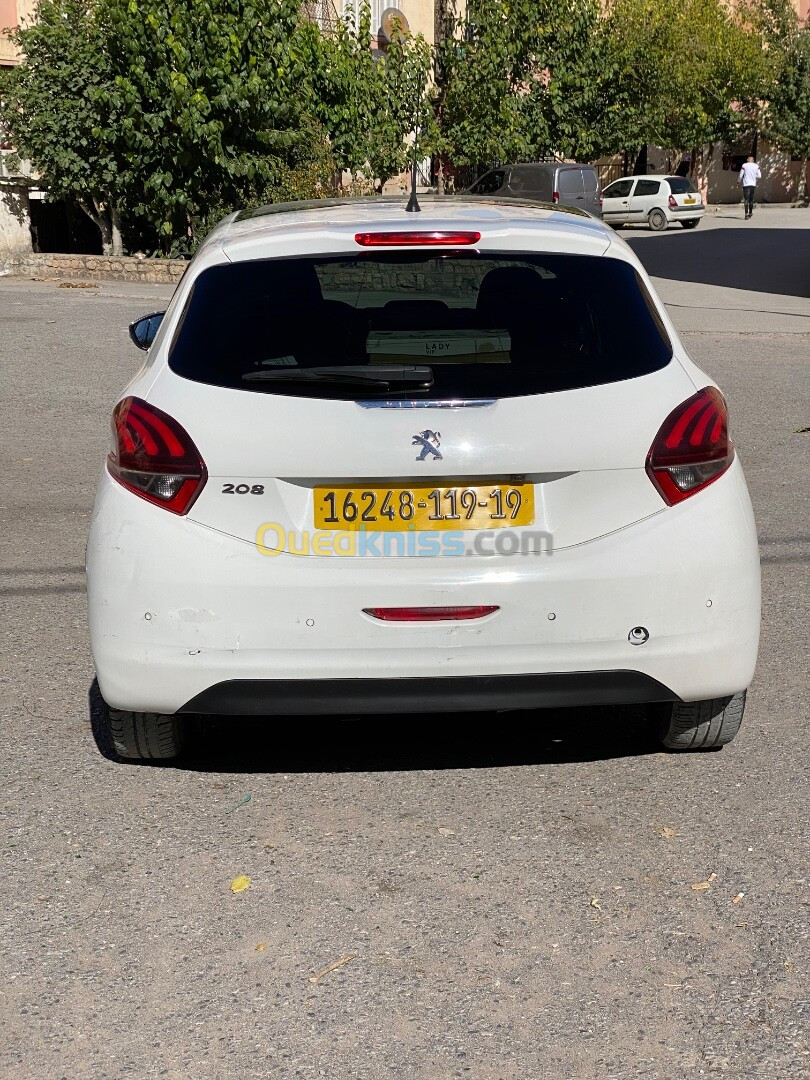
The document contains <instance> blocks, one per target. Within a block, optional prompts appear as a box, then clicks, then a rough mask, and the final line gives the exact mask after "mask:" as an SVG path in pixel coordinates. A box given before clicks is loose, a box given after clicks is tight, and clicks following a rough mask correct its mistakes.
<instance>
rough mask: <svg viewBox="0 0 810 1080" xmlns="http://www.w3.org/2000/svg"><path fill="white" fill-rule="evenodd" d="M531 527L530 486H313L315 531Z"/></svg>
mask: <svg viewBox="0 0 810 1080" xmlns="http://www.w3.org/2000/svg"><path fill="white" fill-rule="evenodd" d="M532 524H534V486H533V485H532V484H498V483H495V484H492V483H489V484H479V485H474V486H470V487H461V486H459V487H446V486H445V485H443V484H441V485H440V484H430V485H428V484H426V485H425V486H423V487H371V486H365V487H364V486H357V487H349V486H348V485H347V486H335V487H316V488H315V528H316V529H332V530H357V529H368V530H369V531H370V532H371V531H376V532H400V531H402V530H416V531H417V532H429V531H430V530H433V529H499V528H505V527H509V526H512V527H513V528H515V527H519V526H521V525H532Z"/></svg>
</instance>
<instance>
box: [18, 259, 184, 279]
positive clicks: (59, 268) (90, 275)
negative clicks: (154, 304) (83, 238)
mask: <svg viewBox="0 0 810 1080" xmlns="http://www.w3.org/2000/svg"><path fill="white" fill-rule="evenodd" d="M187 266H188V261H187V260H185V259H146V258H143V259H141V258H137V257H136V256H128V255H122V256H114V255H36V254H33V253H32V252H30V251H29V252H28V253H27V254H26V253H22V254H8V255H3V254H0V273H6V274H12V275H14V276H16V277H28V278H36V279H37V280H40V281H58V280H62V279H72V278H80V279H81V280H82V281H126V282H131V283H135V284H138V283H140V284H142V285H176V284H177V282H178V281H179V280H180V278H181V277H182V276H183V273H184V271H185V269H186V267H187Z"/></svg>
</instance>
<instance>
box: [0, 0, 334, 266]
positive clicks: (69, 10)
mask: <svg viewBox="0 0 810 1080" xmlns="http://www.w3.org/2000/svg"><path fill="white" fill-rule="evenodd" d="M299 17H300V16H299V4H298V2H297V0H172V3H171V5H170V6H169V7H167V6H166V4H165V3H164V2H163V0H138V2H136V0H41V3H40V5H39V9H38V21H37V22H36V23H35V24H34V25H32V26H31V27H28V28H25V29H22V30H20V31H18V32H17V41H18V44H19V46H20V48H21V49H22V51H23V53H24V55H25V60H24V62H23V63H22V64H21V65H20V66H19V67H18V68H17V69H15V70H14V71H12V72H11V74H10V76H9V77H8V78H7V80H6V84H5V86H4V89H3V106H2V110H3V111H2V117H3V119H4V121H5V123H6V125H7V126H8V128H9V129H10V131H11V133H12V136H13V138H14V141H15V143H16V144H17V146H18V147H19V149H20V151H21V152H22V153H23V154H25V155H26V156H28V157H30V158H31V160H32V162H33V163H34V165H35V167H36V168H37V170H38V171H39V172H40V174H41V176H42V179H43V182H44V183H45V184H47V186H48V188H49V190H50V192H51V194H52V195H53V196H55V197H57V198H58V197H75V198H77V199H78V200H79V201H81V202H82V203H83V204H86V203H87V202H88V200H90V201H91V202H92V204H93V206H94V207H95V209H96V211H98V213H99V214H100V213H101V211H102V210H104V212H105V213H106V212H107V211H108V210H111V211H112V212H113V213H119V212H120V211H121V209H122V208H125V209H126V211H127V213H128V214H129V215H130V216H134V217H135V218H140V219H141V220H142V221H144V222H145V223H147V224H148V226H149V227H150V228H151V230H152V231H153V233H154V235H155V237H156V242H158V243H159V244H160V246H161V248H162V249H163V250H164V251H166V252H167V253H168V252H178V251H182V250H188V249H190V248H191V247H192V246H193V245H194V241H195V233H196V231H197V229H198V228H199V227H200V225H203V226H204V225H205V222H206V220H207V219H209V218H210V217H211V216H212V215H216V216H221V213H222V210H223V209H227V208H230V207H238V206H243V205H246V204H250V203H256V202H261V201H265V200H270V199H273V198H275V197H284V196H285V195H288V194H290V193H291V192H294V193H296V194H306V195H313V194H317V193H318V192H319V191H325V190H326V188H328V186H329V185H330V184H331V180H332V176H333V173H334V165H333V162H332V159H331V155H330V153H329V148H328V141H327V138H326V135H325V133H324V132H323V131H322V130H321V129H320V127H319V125H318V124H317V122H316V121H315V120H314V119H313V118H312V117H311V116H310V115H309V114H308V113H307V112H306V111H305V104H306V101H307V95H306V93H305V94H303V95H302V94H301V93H300V87H301V85H302V84H304V85H306V81H307V77H308V72H307V70H306V68H305V66H304V64H303V60H302V57H301V56H300V55H299V54H298V53H297V51H296V38H295V35H296V31H297V28H298V23H299ZM100 225H101V227H102V233H103V235H104V225H105V223H104V221H103V220H102V221H100ZM106 240H107V237H106V236H105V242H106ZM116 246H120V241H119V244H118V245H116Z"/></svg>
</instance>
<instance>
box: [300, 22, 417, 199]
mask: <svg viewBox="0 0 810 1080" xmlns="http://www.w3.org/2000/svg"><path fill="white" fill-rule="evenodd" d="M298 42H299V48H300V56H301V58H302V59H303V60H304V61H305V65H306V67H307V68H308V70H309V80H310V82H309V88H310V94H311V98H310V108H311V110H312V113H313V115H314V116H315V117H316V118H317V119H318V121H319V122H320V123H321V125H322V126H323V128H324V130H325V131H326V132H327V134H328V136H329V140H330V144H331V147H332V152H333V153H334V156H335V160H336V161H337V163H338V166H339V167H340V168H341V169H348V170H350V171H351V172H358V171H359V172H363V173H366V174H370V176H369V178H370V179H378V180H380V181H381V182H382V183H385V181H386V180H387V179H388V178H389V177H391V176H394V175H396V174H397V173H398V172H401V171H402V169H404V167H405V165H406V163H407V154H408V148H407V142H406V139H407V137H408V136H409V135H410V134H411V132H413V131H414V130H415V128H416V127H417V126H418V127H422V126H423V125H424V124H425V123H426V121H427V117H428V114H429V112H430V106H429V97H428V91H427V86H428V79H429V76H430V68H431V51H430V47H429V46H428V45H427V43H426V42H425V40H424V38H422V37H419V36H417V37H412V36H405V35H402V34H394V37H393V40H392V41H391V42H390V43H389V45H388V48H387V50H386V53H385V55H384V56H379V55H377V56H375V55H373V54H372V51H371V15H370V11H369V6H368V3H366V2H363V3H361V4H360V6H359V9H358V12H357V19H356V22H355V19H354V15H353V13H352V12H351V11H348V12H347V14H346V15H345V17H344V18H342V19H341V20H339V22H338V25H337V28H336V30H335V31H334V33H332V34H324V33H322V32H321V31H320V30H319V29H318V27H317V26H315V25H313V24H303V25H302V27H301V29H300V32H299V34H298Z"/></svg>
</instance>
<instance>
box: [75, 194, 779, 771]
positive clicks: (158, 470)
mask: <svg viewBox="0 0 810 1080" xmlns="http://www.w3.org/2000/svg"><path fill="white" fill-rule="evenodd" d="M132 334H133V337H134V339H135V340H136V342H137V343H138V344H140V345H141V346H142V347H146V348H148V350H149V351H148V356H147V358H146V362H145V364H144V366H143V368H142V369H141V370H140V371H139V372H138V374H137V375H136V376H135V377H134V379H133V380H132V381H131V382H130V384H129V386H127V388H126V389H125V390H124V391H123V392H122V394H121V397H120V399H119V400H118V402H117V404H116V405H115V408H114V411H113V414H112V446H111V449H110V454H109V457H108V459H107V463H106V467H105V469H104V472H103V475H102V478H101V484H100V488H99V492H98V496H97V499H96V504H95V511H94V514H93V520H92V527H91V532H90V538H89V544H88V550H87V570H88V594H89V610H90V630H91V637H92V648H93V655H94V658H95V665H96V670H97V674H98V685H99V688H100V691H101V695H102V697H103V699H104V702H105V708H104V722H105V723H106V726H107V729H108V730H107V734H108V736H109V738H110V739H111V740H112V744H113V746H114V748H115V751H116V752H117V754H118V755H119V756H120V757H123V758H169V757H173V756H176V755H177V754H178V753H179V752H180V750H181V748H182V736H183V723H182V721H183V719H184V717H185V716H186V715H189V714H191V715H200V714H209V715H211V714H220V715H221V714H230V715H250V714H252V715H262V716H273V715H279V716H289V715H295V714H297V715H307V714H309V715H312V714H344V715H345V714H353V715H357V714H362V713H373V714H380V713H408V712H411V711H419V712H424V711H428V712H434V713H440V712H451V711H453V712H464V711H474V710H508V709H536V708H541V707H543V706H562V705H600V704H611V703H645V704H649V706H650V710H649V711H650V716H651V721H652V720H654V722H655V723H656V724H657V725H658V731H659V734H660V737H661V739H662V740H663V743H664V745H666V746H667V747H671V748H683V749H687V748H703V747H715V746H719V745H722V744H723V743H726V742H728V741H729V740H730V739H732V738H733V737H734V735H735V734H736V732H737V730H738V728H739V726H740V722H741V719H742V713H743V706H744V701H745V690H746V687H747V686H748V684H749V682H750V680H751V677H752V674H753V671H754V664H755V660H756V654H757V644H758V634H759V619H760V602H759V560H758V553H757V542H756V534H755V528H754V519H753V514H752V510H751V503H750V500H749V497H748V491H747V489H746V485H745V480H744V478H743V472H742V468H741V466H740V463H739V461H738V460H737V459H736V458H735V454H734V449H733V446H732V443H731V440H730V438H729V435H728V430H727V413H726V405H725V402H724V400H723V397H722V395H721V394H720V392H719V391H718V390H717V388H716V387H715V386H714V384H713V383H712V380H711V379H710V378H709V377H708V376H707V375H706V374H704V372H702V371H701V370H700V369H699V368H698V367H697V366H696V365H695V364H694V363H693V362H692V361H691V360H690V358H689V356H688V355H687V354H686V352H685V350H684V348H683V346H682V345H681V343H680V341H679V340H678V337H677V334H676V333H675V331H674V329H673V327H672V324H671V323H670V321H669V319H668V317H667V314H666V311H665V310H664V308H663V306H662V305H661V303H660V302H659V300H658V299H657V298H656V296H655V293H654V292H653V289H652V287H651V285H650V282H649V280H648V278H647V276H646V274H645V272H644V270H643V269H642V267H641V265H640V263H639V262H638V260H637V259H636V257H635V256H634V254H633V253H632V251H631V250H630V248H629V247H628V246H627V245H626V244H625V243H624V242H623V241H622V240H621V239H620V238H618V237H617V236H615V234H614V233H613V231H612V230H611V229H610V228H609V227H607V226H605V225H603V224H602V223H601V222H599V221H597V220H595V219H594V218H592V217H590V216H588V215H587V214H584V213H582V212H581V211H577V210H568V209H562V208H555V207H551V206H543V205H532V204H523V203H520V202H516V201H515V200H505V201H503V202H499V201H498V200H493V199H486V200H478V199H475V198H471V197H462V198H436V199H434V200H425V201H424V202H423V205H422V211H421V213H419V214H416V213H406V211H405V207H404V204H403V203H401V202H400V201H398V200H396V201H389V200H385V199H368V200H357V201H352V200H341V201H339V202H323V203H309V204H305V203H302V204H292V205H286V206H270V207H266V208H263V209H259V210H251V211H246V212H242V213H239V214H236V215H234V216H231V217H230V218H228V219H227V220H225V221H224V222H223V223H222V224H221V225H220V226H219V227H218V228H217V229H216V230H215V231H214V232H212V233H211V235H210V236H209V237H208V238H207V240H206V241H205V243H204V244H203V246H202V247H201V249H200V250H199V252H198V253H197V255H196V256H195V258H194V259H193V261H192V262H191V264H190V266H189V268H188V271H187V273H186V275H185V277H184V278H183V280H182V282H181V283H180V284H179V286H178V288H177V291H176V293H175V295H174V297H173V299H172V301H171V304H170V305H169V308H168V310H167V311H166V312H165V314H162V313H159V314H157V315H153V316H150V317H147V318H145V319H143V320H139V321H138V322H136V323H134V324H133V326H132ZM152 339H153V340H152Z"/></svg>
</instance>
